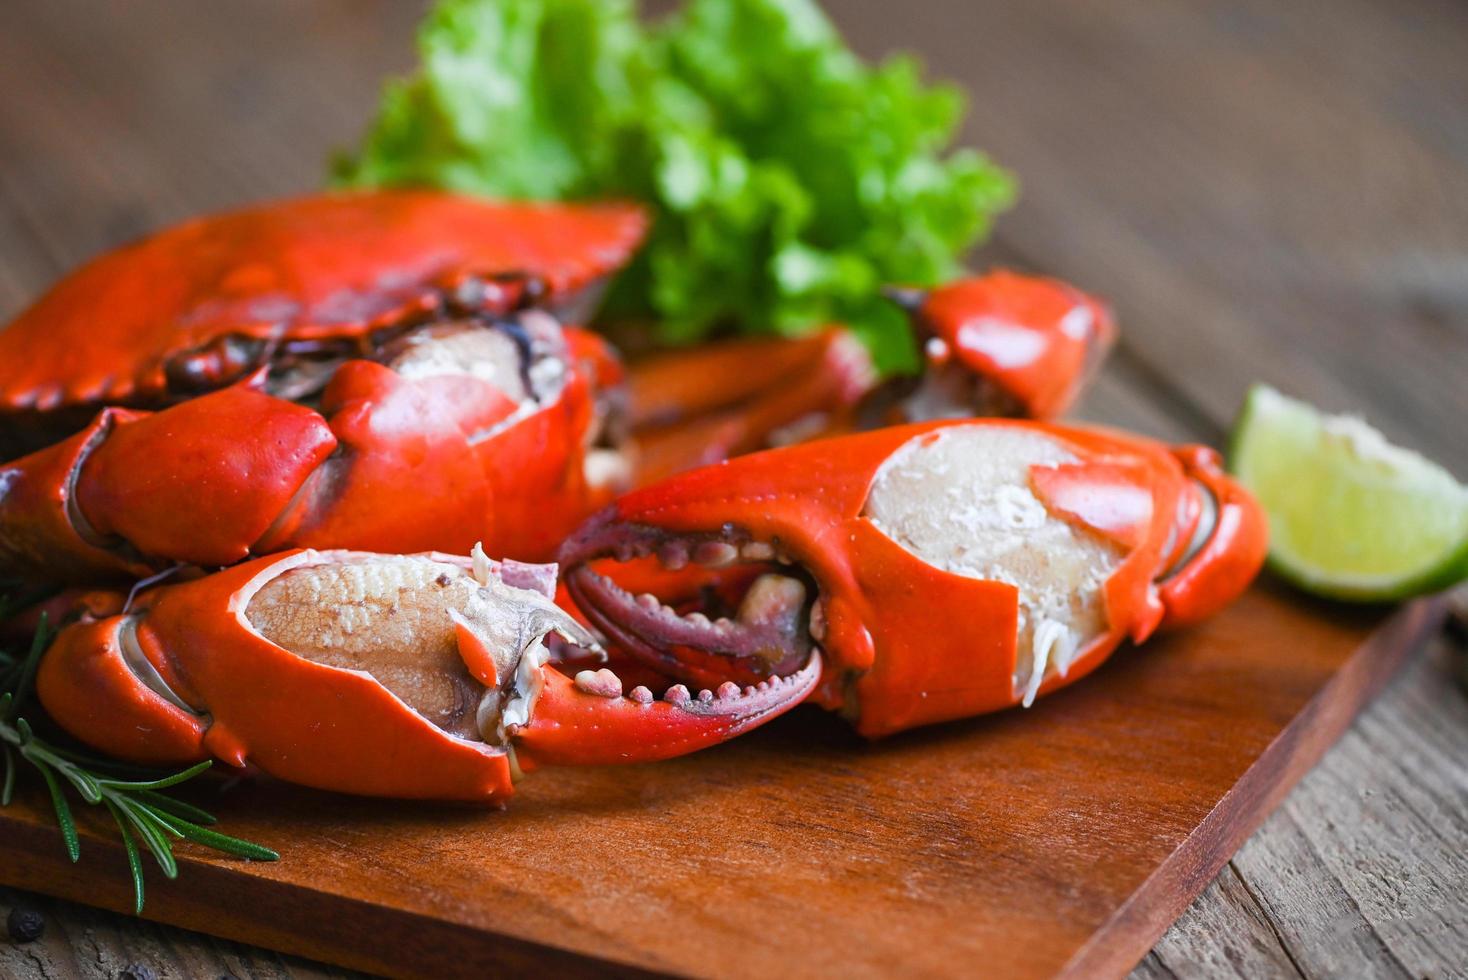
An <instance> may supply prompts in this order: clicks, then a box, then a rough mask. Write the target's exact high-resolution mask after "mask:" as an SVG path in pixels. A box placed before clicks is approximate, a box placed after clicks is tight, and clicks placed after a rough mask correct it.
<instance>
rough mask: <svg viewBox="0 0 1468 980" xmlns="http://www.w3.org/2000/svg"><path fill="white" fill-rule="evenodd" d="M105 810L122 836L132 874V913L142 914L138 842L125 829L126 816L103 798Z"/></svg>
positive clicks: (141, 883) (141, 879)
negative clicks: (110, 815) (115, 823)
mask: <svg viewBox="0 0 1468 980" xmlns="http://www.w3.org/2000/svg"><path fill="white" fill-rule="evenodd" d="M102 802H103V803H105V804H107V812H108V813H111V814H112V819H113V820H116V821H117V833H118V834H119V835H120V836H121V837H122V846H123V847H124V848H126V850H127V869H128V871H129V872H131V873H132V876H133V915H142V914H143V856H142V855H141V854H139V853H138V842H137V840H136V839H135V838H134V837H133V835H132V831H130V830H128V829H127V817H125V816H123V814H122V811H121V810H119V809H118V808H117V804H116V803H113V802H112V801H111V800H103V801H102Z"/></svg>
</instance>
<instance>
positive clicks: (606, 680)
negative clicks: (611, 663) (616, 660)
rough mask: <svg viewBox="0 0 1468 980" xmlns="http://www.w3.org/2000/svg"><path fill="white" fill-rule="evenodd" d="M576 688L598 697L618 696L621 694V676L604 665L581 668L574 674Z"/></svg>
mask: <svg viewBox="0 0 1468 980" xmlns="http://www.w3.org/2000/svg"><path fill="white" fill-rule="evenodd" d="M576 689H577V690H578V691H584V692H586V693H587V694H594V695H596V696H597V697H599V698H619V697H621V696H622V678H620V677H618V676H617V675H616V674H614V673H612V671H610V670H608V669H607V668H605V667H603V668H601V669H600V670H583V671H581V672H580V673H578V674H577V675H576Z"/></svg>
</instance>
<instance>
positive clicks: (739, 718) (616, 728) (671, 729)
mask: <svg viewBox="0 0 1468 980" xmlns="http://www.w3.org/2000/svg"><path fill="white" fill-rule="evenodd" d="M539 670H540V673H541V681H542V683H541V691H540V694H539V697H538V698H537V699H536V701H535V706H534V709H533V712H532V714H531V717H530V721H529V723H527V724H525V725H523V726H521V727H520V728H519V730H518V731H516V732H515V733H514V736H513V737H514V749H515V757H516V760H517V761H518V762H519V764H520V766H521V768H523V769H530V768H533V767H535V766H538V765H606V764H610V763H619V762H651V761H654V760H657V759H667V758H671V757H673V756H678V755H684V754H686V753H688V752H692V751H694V750H696V749H701V748H705V747H707V746H710V745H716V744H718V743H719V742H723V741H726V740H728V739H730V738H733V737H734V736H736V735H739V734H740V733H742V732H745V731H748V730H749V729H751V728H754V727H756V726H758V725H761V724H763V723H764V722H766V721H768V720H770V719H771V718H774V717H776V716H777V715H780V714H783V713H784V712H786V711H788V710H789V709H791V708H793V707H794V706H795V705H797V704H799V703H800V702H801V701H803V700H805V698H806V696H807V695H809V694H810V692H811V691H812V690H814V689H815V686H816V682H817V681H819V680H820V676H821V658H820V655H819V654H818V653H812V655H811V657H810V659H809V660H808V661H807V662H806V664H805V666H804V667H802V668H800V669H799V670H798V671H796V672H795V673H793V674H790V675H788V676H785V677H779V678H774V679H772V680H770V681H767V682H765V683H763V684H761V685H760V686H759V687H758V688H755V687H748V688H743V689H741V688H740V687H739V685H737V684H735V683H733V682H732V681H726V682H724V683H723V684H720V685H719V690H718V693H717V695H716V694H715V693H714V692H713V691H708V690H705V691H700V692H699V694H698V697H696V698H695V697H693V696H692V695H690V694H689V692H688V688H686V687H684V686H683V685H682V684H675V685H673V687H671V688H669V689H668V691H667V693H666V694H664V695H663V698H662V700H661V701H659V700H655V699H654V698H653V695H652V691H650V690H649V689H648V688H646V687H642V686H639V687H635V688H633V689H632V691H631V693H630V694H629V695H628V696H626V697H623V696H621V688H622V682H621V680H620V679H619V678H618V677H617V676H616V674H614V673H612V672H611V671H609V670H606V669H605V668H603V669H602V670H599V671H594V672H593V671H582V672H581V673H580V674H578V675H577V676H576V678H575V679H574V680H573V679H572V678H569V677H567V676H566V675H565V674H562V673H561V672H560V671H557V670H556V669H555V668H554V667H550V666H545V667H541V668H539Z"/></svg>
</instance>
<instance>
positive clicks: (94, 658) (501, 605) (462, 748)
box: [37, 549, 819, 803]
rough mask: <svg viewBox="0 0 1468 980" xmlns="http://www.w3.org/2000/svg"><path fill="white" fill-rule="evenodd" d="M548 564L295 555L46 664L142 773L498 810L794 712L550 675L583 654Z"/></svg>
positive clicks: (111, 747)
mask: <svg viewBox="0 0 1468 980" xmlns="http://www.w3.org/2000/svg"><path fill="white" fill-rule="evenodd" d="M554 582H555V569H554V566H543V565H522V564H519V563H516V562H505V563H499V562H494V561H491V560H489V559H488V558H486V557H485V556H484V554H483V552H482V551H479V550H477V549H476V551H475V553H474V555H473V556H472V557H468V558H466V557H454V556H449V555H444V554H438V553H428V554H419V555H382V554H372V553H364V552H349V551H325V552H317V551H310V550H296V551H290V552H285V553H281V554H278V555H273V556H270V557H267V558H260V559H256V560H254V561H250V562H246V563H243V564H240V565H237V566H235V567H233V568H230V569H226V570H224V571H222V572H216V573H214V574H212V575H207V576H203V577H200V578H198V579H196V580H194V581H191V582H184V583H180V584H170V585H162V586H159V587H156V588H154V589H151V590H149V591H147V592H145V593H143V594H142V595H141V596H140V597H139V598H138V600H137V601H136V602H135V603H134V604H133V605H131V606H130V607H127V608H124V609H122V610H121V611H113V612H112V613H111V614H104V615H99V616H92V615H84V616H82V617H81V618H80V619H79V620H78V621H76V622H74V623H72V624H70V625H68V626H66V627H65V628H64V629H62V631H61V632H60V633H59V635H58V636H57V637H56V638H55V640H54V641H53V643H52V645H51V647H50V648H49V649H48V650H47V652H46V653H45V655H44V658H43V660H42V664H41V669H40V672H39V675H38V678H37V692H38V694H39V695H40V698H41V700H42V702H43V704H44V705H45V707H46V709H47V711H48V712H49V713H50V714H51V716H52V717H53V718H54V719H55V720H56V721H57V723H58V724H60V725H61V726H62V727H63V728H66V729H67V730H68V731H70V732H71V733H72V734H73V735H75V736H77V737H78V738H80V739H82V740H83V741H85V742H87V743H89V744H91V745H92V746H94V747H96V748H98V749H100V750H102V751H104V752H107V753H108V754H110V755H113V756H116V757H118V758H121V759H125V760H130V761H135V762H139V763H154V764H185V763H192V762H197V761H200V760H203V759H207V758H211V757H212V758H217V759H220V760H223V761H224V762H226V763H228V764H230V765H232V766H239V767H245V766H249V767H252V768H254V769H257V770H259V771H262V772H264V773H267V774H270V775H272V776H275V777H277V778H280V779H284V780H287V781H290V782H295V783H300V784H303V785H306V786H313V787H317V788H320V789H327V790H335V791H339V792H346V793H357V794H365V795H373V796H389V797H402V798H420V799H442V800H465V801H475V802H488V803H495V802H502V801H504V800H505V799H507V798H508V797H509V796H510V795H511V792H512V784H513V782H514V780H515V779H516V778H517V777H518V776H519V775H520V773H522V772H524V771H528V770H530V769H533V768H535V767H537V766H541V765H591V764H596V765H604V764H612V763H626V762H640V761H648V760H654V759H662V758H667V757H670V756H675V755H681V754H683V753H685V752H690V751H693V750H695V749H698V748H701V747H703V746H706V745H710V744H714V743H717V742H721V741H724V740H726V739H728V738H731V737H733V736H734V735H737V734H738V733H739V732H741V731H744V730H745V729H747V728H749V727H752V726H754V725H756V724H759V723H760V722H762V721H764V720H765V719H766V718H769V717H772V716H773V715H776V714H779V713H780V712H782V711H784V710H786V709H788V708H789V707H791V706H793V705H794V704H797V703H799V702H800V701H801V700H802V699H803V698H804V697H805V696H806V694H808V693H809V690H810V688H811V686H813V685H814V683H815V680H816V678H817V676H818V673H819V666H818V664H817V663H812V664H811V665H810V666H809V667H808V668H807V669H806V670H805V671H803V672H799V673H797V674H796V675H794V676H792V677H790V678H788V679H786V680H784V681H782V682H781V683H780V684H778V685H773V686H772V685H769V684H765V685H761V686H758V687H756V686H753V685H750V686H747V687H736V688H730V687H725V686H721V687H720V689H719V690H718V692H717V693H714V692H700V694H699V695H692V694H690V692H689V691H688V690H687V689H686V688H684V687H682V686H681V685H674V686H672V687H671V688H670V689H669V690H667V691H666V692H665V693H663V694H662V696H661V697H658V696H655V695H654V693H653V692H652V691H651V690H650V689H648V688H645V687H640V688H637V689H634V690H632V691H630V692H624V691H623V690H622V683H621V680H620V679H619V678H618V677H617V676H616V675H615V674H614V673H613V672H612V671H610V670H609V669H607V668H605V667H602V668H599V669H597V670H589V669H583V670H579V671H576V672H575V673H574V674H572V673H566V672H562V670H561V669H560V668H559V667H558V661H559V660H560V659H561V651H562V649H563V648H565V647H567V646H574V647H577V648H580V649H582V650H586V649H589V650H592V651H595V650H596V641H595V640H594V639H593V637H592V636H591V635H590V634H589V633H588V632H587V631H586V630H585V629H584V628H583V627H582V626H580V625H579V624H578V623H577V622H576V621H575V620H574V619H572V618H571V617H570V616H568V615H567V614H566V613H565V612H563V611H562V610H561V609H559V608H558V607H557V606H556V605H555V604H554V603H553V602H552V601H551V598H550V597H551V595H552V594H553V592H554Z"/></svg>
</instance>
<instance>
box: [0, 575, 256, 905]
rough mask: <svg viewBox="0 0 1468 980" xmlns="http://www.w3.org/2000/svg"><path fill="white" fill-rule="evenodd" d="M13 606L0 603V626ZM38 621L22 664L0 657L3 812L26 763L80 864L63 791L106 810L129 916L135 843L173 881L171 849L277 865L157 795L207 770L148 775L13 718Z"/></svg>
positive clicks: (139, 885) (41, 640) (39, 632)
mask: <svg viewBox="0 0 1468 980" xmlns="http://www.w3.org/2000/svg"><path fill="white" fill-rule="evenodd" d="M14 608H16V606H15V605H14V604H12V603H10V602H8V601H7V600H6V598H5V597H4V596H0V620H3V619H4V618H5V613H6V611H7V610H12V609H14ZM50 639H51V637H50V630H48V628H47V626H46V620H45V617H44V616H43V617H42V619H41V624H40V626H39V627H38V628H37V629H36V633H35V636H34V638H33V639H32V641H31V645H30V649H29V650H28V651H27V652H26V653H25V655H24V656H17V655H16V654H14V653H12V652H8V651H5V650H0V769H3V774H0V806H9V805H10V801H11V799H12V798H13V795H14V792H15V782H16V777H17V773H18V771H19V770H20V768H21V765H20V764H21V763H22V762H26V763H29V764H30V765H31V766H32V767H33V768H34V769H35V770H36V771H37V772H38V773H40V776H41V779H42V780H43V781H44V782H45V784H46V788H47V790H48V791H49V793H50V795H51V805H52V807H53V808H54V809H55V811H56V822H57V823H58V824H59V825H60V827H61V838H62V841H63V843H64V844H65V846H66V852H67V854H68V855H69V856H70V857H71V859H72V861H76V860H78V859H79V858H80V857H81V843H80V841H79V840H78V838H77V832H76V821H75V819H74V818H73V816H72V812H71V802H70V800H69V799H68V795H67V791H68V790H71V791H72V792H74V793H76V794H77V795H78V796H80V797H81V799H82V801H83V802H84V803H87V804H89V805H92V806H102V807H106V809H107V812H108V813H110V814H111V815H112V818H113V820H115V821H116V822H117V829H118V832H119V833H120V834H121V836H122V843H123V846H124V847H125V848H126V849H127V862H128V868H129V870H130V871H131V873H132V879H133V895H134V899H135V901H134V911H135V912H137V913H138V914H142V911H143V862H142V856H141V852H140V850H139V842H141V843H142V846H143V847H146V848H147V849H148V850H149V852H151V853H152V855H153V858H154V859H155V860H156V861H157V862H158V866H159V867H161V868H162V869H163V873H164V875H166V876H167V877H169V878H174V877H177V875H178V862H177V861H176V860H175V858H174V856H173V841H174V840H188V841H192V842H194V843H195V844H201V845H203V846H204V847H208V848H212V849H214V850H216V851H223V852H224V853H226V854H232V855H234V856H235V857H242V858H249V859H251V860H254V861H276V860H279V858H280V855H279V854H277V853H275V852H274V851H272V850H270V849H269V848H265V847H261V846H260V845H258V844H252V843H250V842H249V841H244V840H240V839H239V838H236V837H227V836H225V835H224V834H220V833H217V832H215V831H213V830H210V829H208V826H207V825H209V824H213V823H214V822H215V819H214V817H212V816H210V815H209V814H208V813H206V812H204V811H203V810H200V809H199V808H198V807H195V806H192V805H190V804H188V803H185V802H183V801H182V800H177V799H174V798H173V797H171V796H168V795H166V794H165V793H163V792H162V790H166V789H171V788H172V787H175V786H178V785H179V784H180V783H184V782H187V781H188V780H190V779H193V778H194V777H195V776H197V775H199V774H200V773H202V772H203V771H204V770H206V769H208V768H209V766H210V763H208V762H201V763H199V764H198V765H196V766H191V767H189V768H188V769H184V770H182V771H181V772H174V773H154V772H150V771H148V770H143V769H139V768H137V767H132V766H125V765H121V764H118V763H114V762H110V761H108V760H106V759H99V758H95V757H93V756H90V755H87V754H84V753H81V752H76V751H72V750H70V749H66V748H63V747H61V746H58V745H54V744H52V743H51V742H48V741H47V740H45V739H43V738H41V737H40V736H38V735H37V734H36V732H35V731H34V730H33V729H32V727H31V724H30V722H29V721H27V720H26V719H25V718H24V717H22V716H21V714H20V712H21V710H22V709H23V708H25V707H26V706H27V705H28V703H29V698H30V694H31V690H32V687H33V685H34V681H35V676H36V669H37V668H38V667H39V665H40V662H41V655H42V654H43V653H44V652H45V650H46V647H47V645H48V644H49V642H50Z"/></svg>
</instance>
